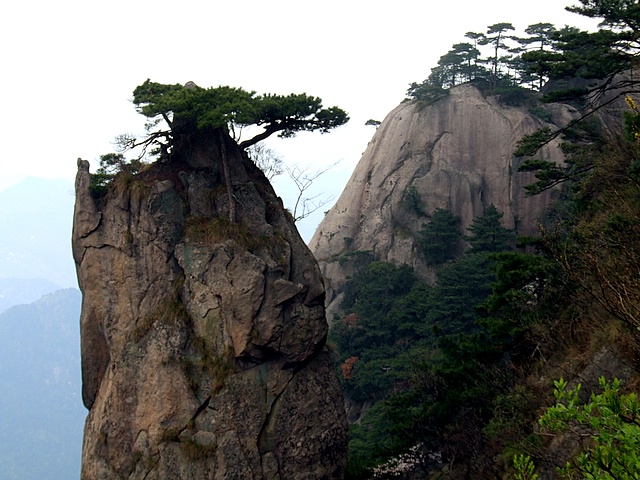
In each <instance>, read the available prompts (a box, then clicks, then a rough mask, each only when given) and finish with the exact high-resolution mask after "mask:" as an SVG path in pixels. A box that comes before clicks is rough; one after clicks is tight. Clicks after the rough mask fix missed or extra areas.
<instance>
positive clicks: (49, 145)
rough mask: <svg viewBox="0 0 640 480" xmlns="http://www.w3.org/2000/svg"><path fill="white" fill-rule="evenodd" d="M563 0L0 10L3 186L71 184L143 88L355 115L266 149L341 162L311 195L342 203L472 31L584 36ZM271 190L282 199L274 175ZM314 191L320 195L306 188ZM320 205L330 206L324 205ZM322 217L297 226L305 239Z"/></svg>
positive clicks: (582, 22) (125, 121)
mask: <svg viewBox="0 0 640 480" xmlns="http://www.w3.org/2000/svg"><path fill="white" fill-rule="evenodd" d="M575 3H577V1H572V0H567V2H566V3H565V2H562V1H558V0H538V1H536V2H532V1H530V0H527V1H524V0H485V1H471V0H458V1H456V2H452V1H439V2H430V1H426V0H388V1H377V0H369V1H366V2H365V1H355V0H324V1H321V2H310V1H302V0H298V1H293V0H291V1H290V0H272V1H270V2H265V1H258V0H237V1H234V2H232V1H228V0H226V1H217V0H209V1H207V2H205V1H194V0H182V1H181V2H176V1H171V2H169V1H165V0H155V1H150V0H126V1H123V0H112V1H110V2H87V1H77V0H59V1H57V2H52V1H49V0H47V1H45V0H32V1H29V0H23V1H21V2H18V1H15V0H13V1H7V2H4V3H3V6H2V7H0V44H1V45H2V60H1V61H2V71H3V74H2V75H0V95H1V99H2V104H1V105H2V115H0V122H1V123H0V127H1V131H2V147H3V148H2V152H1V153H0V164H1V168H2V170H1V173H0V190H2V189H4V188H6V187H7V186H9V185H11V184H14V183H16V182H17V181H19V180H20V179H21V178H23V177H24V176H40V177H47V178H60V177H61V178H69V179H70V178H73V176H74V175H75V171H76V159H77V158H78V157H82V158H85V159H88V160H92V161H95V160H96V159H97V158H98V156H99V155H100V154H102V153H107V152H109V151H112V147H111V143H110V142H111V141H112V139H113V138H114V136H116V135H117V134H120V133H125V132H130V133H140V132H141V131H142V126H143V123H144V121H143V118H142V117H141V116H140V115H138V114H136V113H135V111H134V108H133V106H132V104H131V103H130V98H131V92H132V91H133V89H134V88H135V87H136V86H137V85H139V84H140V83H142V82H143V81H144V80H145V79H147V78H150V79H151V80H153V81H157V82H162V83H185V82H187V81H189V80H192V81H194V82H196V83H197V84H198V85H200V86H203V87H208V86H217V85H232V86H241V87H243V88H245V89H247V90H256V91H257V92H258V93H282V94H287V93H302V92H306V93H308V94H310V95H315V96H319V97H321V98H322V99H323V100H324V104H325V106H332V105H338V106H340V107H341V108H343V109H345V110H346V111H347V112H348V113H349V114H350V116H351V121H350V122H349V124H348V125H346V126H344V127H341V128H340V129H338V130H336V131H335V132H333V133H330V134H326V135H320V134H310V133H307V134H300V135H299V136H298V137H296V138H295V139H288V140H281V141H272V142H270V143H269V146H270V147H271V148H273V149H275V150H276V151H277V152H278V153H279V154H280V155H281V156H282V157H283V158H284V160H285V161H286V162H287V163H289V164H298V165H309V166H310V168H311V169H316V168H321V167H322V166H323V165H327V164H331V163H333V162H335V161H337V160H341V163H340V164H339V165H338V166H337V167H334V168H333V169H332V170H331V174H330V175H326V176H325V180H324V181H323V182H319V184H318V188H322V189H323V190H326V191H328V193H333V194H334V195H335V196H336V197H337V195H339V193H340V191H341V189H342V187H343V186H344V184H345V182H346V180H347V179H348V176H349V174H350V172H351V171H352V169H353V167H354V166H355V164H356V163H357V161H358V160H359V158H360V155H361V153H362V152H363V151H364V149H365V148H366V145H367V142H368V141H369V139H370V138H371V136H372V134H373V128H372V127H365V126H364V123H365V122H366V120H368V119H369V118H373V119H377V120H382V119H383V118H384V117H385V115H386V114H387V113H388V112H389V111H390V110H391V109H393V108H394V107H395V106H396V105H398V103H400V102H401V101H402V99H403V98H404V94H405V92H406V89H407V86H408V84H409V83H411V82H413V81H422V80H423V79H424V78H426V77H427V76H428V74H429V71H430V69H431V68H432V67H433V66H435V65H436V63H437V61H438V59H439V57H440V56H441V55H443V54H444V53H446V52H447V51H448V50H449V48H450V47H451V46H452V45H453V44H455V43H459V42H463V41H466V39H465V38H464V34H465V33H466V32H468V31H475V32H482V31H485V30H486V27H487V26H488V25H491V24H494V23H498V22H511V23H512V24H513V25H514V26H515V27H516V29H517V30H518V33H522V31H523V30H524V28H526V26H528V25H530V24H533V23H538V22H550V23H553V24H555V25H556V26H557V27H561V26H564V25H565V24H570V25H576V26H580V27H582V28H587V27H588V26H590V25H593V22H587V21H586V20H587V19H584V18H582V17H580V16H578V15H575V14H571V13H568V12H565V11H564V7H565V6H566V5H568V4H575ZM276 189H278V190H280V193H281V194H282V195H283V197H284V199H285V203H287V202H288V197H290V196H291V193H290V189H289V187H288V186H287V184H286V182H285V181H284V180H280V181H277V182H276ZM315 193H317V192H315ZM327 208H328V207H327ZM318 220H319V219H318V218H317V217H316V218H315V219H312V220H310V222H308V223H307V224H302V225H301V230H303V236H304V237H305V238H306V239H307V240H308V239H309V237H310V235H311V233H312V231H313V229H314V228H315V225H316V224H317V222H318Z"/></svg>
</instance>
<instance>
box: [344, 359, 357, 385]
mask: <svg viewBox="0 0 640 480" xmlns="http://www.w3.org/2000/svg"><path fill="white" fill-rule="evenodd" d="M357 362H358V357H349V358H347V359H346V360H345V361H344V362H343V364H342V365H340V369H341V370H342V376H343V377H344V379H345V380H351V372H352V370H353V366H354V365H355V364H356V363H357Z"/></svg>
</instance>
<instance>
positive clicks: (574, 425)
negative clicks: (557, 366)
mask: <svg viewBox="0 0 640 480" xmlns="http://www.w3.org/2000/svg"><path fill="white" fill-rule="evenodd" d="M599 383H600V388H601V389H602V393H599V394H595V393H594V394H592V395H591V398H590V400H589V402H587V403H584V404H583V403H581V402H580V399H579V394H580V389H581V385H578V386H577V387H575V388H571V389H569V388H568V383H567V382H566V381H565V380H563V379H562V378H561V379H560V380H558V381H556V382H554V386H555V389H554V395H555V397H556V404H555V405H554V406H553V407H550V408H549V409H547V411H546V412H545V414H544V415H543V416H542V417H541V418H540V425H542V426H543V427H544V428H546V429H547V430H549V431H551V432H554V433H557V432H569V434H574V435H577V436H578V437H581V438H584V436H585V435H588V436H589V437H590V438H591V439H592V440H593V443H592V444H590V445H587V446H586V447H584V448H583V450H582V451H581V452H580V453H579V454H578V456H577V457H576V458H575V459H574V460H573V461H572V462H567V464H566V465H565V466H564V467H563V468H561V469H560V470H559V471H560V473H561V474H562V475H563V476H564V477H565V478H575V477H574V474H575V473H579V474H580V475H582V476H583V477H584V478H593V479H596V478H597V479H603V480H609V479H612V480H632V479H633V480H635V479H638V478H640V403H639V402H638V397H637V396H636V394H635V393H629V394H622V393H621V392H620V381H619V380H618V379H615V380H613V382H607V381H606V380H605V379H604V377H601V378H600V380H599Z"/></svg>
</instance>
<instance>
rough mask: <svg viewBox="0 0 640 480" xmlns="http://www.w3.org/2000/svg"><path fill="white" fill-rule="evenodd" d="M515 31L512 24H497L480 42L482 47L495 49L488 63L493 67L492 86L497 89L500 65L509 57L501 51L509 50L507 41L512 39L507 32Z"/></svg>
mask: <svg viewBox="0 0 640 480" xmlns="http://www.w3.org/2000/svg"><path fill="white" fill-rule="evenodd" d="M510 30H514V27H513V25H511V24H510V23H506V22H503V23H495V24H493V25H490V26H489V27H488V28H487V33H486V34H485V36H484V37H483V38H482V39H481V40H480V45H491V46H492V47H493V56H491V57H489V59H488V63H489V64H490V65H491V86H492V87H496V86H497V84H498V72H499V65H500V63H503V62H505V61H506V60H507V59H508V58H509V57H508V56H501V55H500V51H501V50H508V49H507V46H506V40H507V39H509V38H511V37H510V36H508V35H507V34H506V32H508V31H510Z"/></svg>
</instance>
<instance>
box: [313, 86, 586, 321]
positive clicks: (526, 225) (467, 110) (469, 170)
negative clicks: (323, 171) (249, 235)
mask: <svg viewBox="0 0 640 480" xmlns="http://www.w3.org/2000/svg"><path fill="white" fill-rule="evenodd" d="M547 108H548V110H549V113H550V114H551V116H552V117H553V121H554V122H556V123H557V124H559V125H564V124H566V123H567V121H568V120H569V119H570V118H571V116H572V115H573V114H574V113H573V112H572V109H571V108H570V107H568V106H563V105H560V106H558V105H549V106H548V107H547ZM544 125H545V123H544V122H543V121H542V120H540V119H539V118H537V117H535V116H533V115H532V114H530V113H529V112H528V111H527V109H526V108H514V107H504V106H502V105H500V104H499V103H498V101H497V99H496V98H495V97H484V96H483V95H482V93H481V92H480V91H479V90H478V89H477V88H476V87H474V86H473V85H470V84H467V85H461V86H458V87H455V88H452V89H451V90H450V94H449V95H448V96H446V97H445V98H443V99H441V100H440V101H438V102H436V103H434V104H433V105H429V106H420V105H419V104H417V103H415V102H407V103H403V104H401V105H400V106H398V107H397V108H396V109H395V110H393V111H392V112H391V113H389V115H388V116H387V118H386V119H385V120H384V121H383V122H382V124H381V126H380V127H379V128H378V130H377V131H376V133H375V135H374V136H373V138H372V140H371V142H370V143H369V145H368V147H367V149H366V151H365V152H364V154H363V156H362V158H361V159H360V162H359V163H358V165H357V167H356V169H355V170H354V172H353V174H352V176H351V178H350V180H349V182H348V183H347V185H346V187H345V189H344V191H343V193H342V195H341V196H340V198H339V199H338V201H337V202H336V204H335V205H334V206H333V208H332V209H331V210H330V211H329V212H328V213H327V215H326V216H325V217H324V219H323V221H322V222H321V223H320V226H319V227H318V229H317V230H316V233H315V234H314V236H313V238H312V239H311V242H310V248H311V250H312V251H313V252H314V254H315V256H316V258H317V259H318V262H319V263H320V267H321V269H322V273H323V275H324V276H325V281H327V282H328V285H327V293H328V297H329V298H328V300H329V305H330V307H329V313H330V314H331V312H332V310H333V309H334V308H335V307H336V305H337V303H339V298H337V297H338V296H339V294H340V292H341V290H342V288H343V286H344V282H345V279H346V278H347V276H349V275H350V274H352V273H353V272H352V271H350V270H348V269H349V268H350V267H349V262H347V263H344V262H342V263H343V264H341V262H340V258H339V257H340V256H341V255H343V254H345V253H348V252H353V251H369V252H371V253H372V255H373V257H374V258H375V259H376V260H382V261H388V262H393V263H396V264H400V263H408V264H410V265H412V266H413V267H415V268H416V269H417V270H418V271H419V272H420V273H421V274H423V275H429V272H430V270H429V267H428V265H426V264H425V263H424V260H423V259H421V258H420V255H419V254H418V253H417V252H416V245H415V238H416V236H417V233H418V232H419V230H420V229H421V228H422V225H423V224H424V223H426V222H428V218H427V217H426V216H424V215H418V214H416V212H415V211H411V209H407V208H406V207H403V200H405V199H406V198H407V196H408V195H411V194H412V193H413V194H414V195H417V202H418V203H419V204H420V208H421V210H422V212H423V213H424V214H430V213H432V212H433V211H434V210H435V209H436V208H444V209H447V210H449V211H451V212H452V213H454V214H455V215H458V216H460V219H461V224H462V228H463V229H466V228H467V227H468V226H469V225H470V224H471V222H472V221H473V219H474V218H475V217H477V216H479V215H481V214H482V213H483V211H484V209H485V208H487V207H488V206H489V205H491V204H494V205H495V206H496V207H497V209H498V210H499V211H500V212H502V213H504V217H503V224H504V226H505V227H508V228H513V227H517V229H518V233H520V234H531V233H535V232H536V231H537V223H538V220H539V218H540V216H541V215H542V213H543V212H544V211H545V209H546V208H547V207H548V205H549V203H550V202H551V201H552V199H553V193H552V192H546V193H544V194H541V195H537V196H534V197H526V196H525V191H524V189H523V187H524V185H527V184H528V183H531V182H532V181H533V180H534V177H533V174H523V173H518V172H517V168H518V166H519V162H520V160H518V159H515V158H514V156H513V152H514V150H515V149H516V144H517V142H518V141H519V140H520V139H521V138H522V137H523V136H524V135H525V134H528V133H532V132H533V131H535V130H536V129H538V128H540V127H542V126H544ZM537 158H540V159H543V160H550V161H556V162H559V163H562V161H563V156H562V153H561V151H560V149H559V147H558V142H553V143H552V144H551V145H550V146H548V147H545V148H543V149H542V150H541V152H540V154H539V155H538V156H537ZM336 300H338V301H337V302H336Z"/></svg>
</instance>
